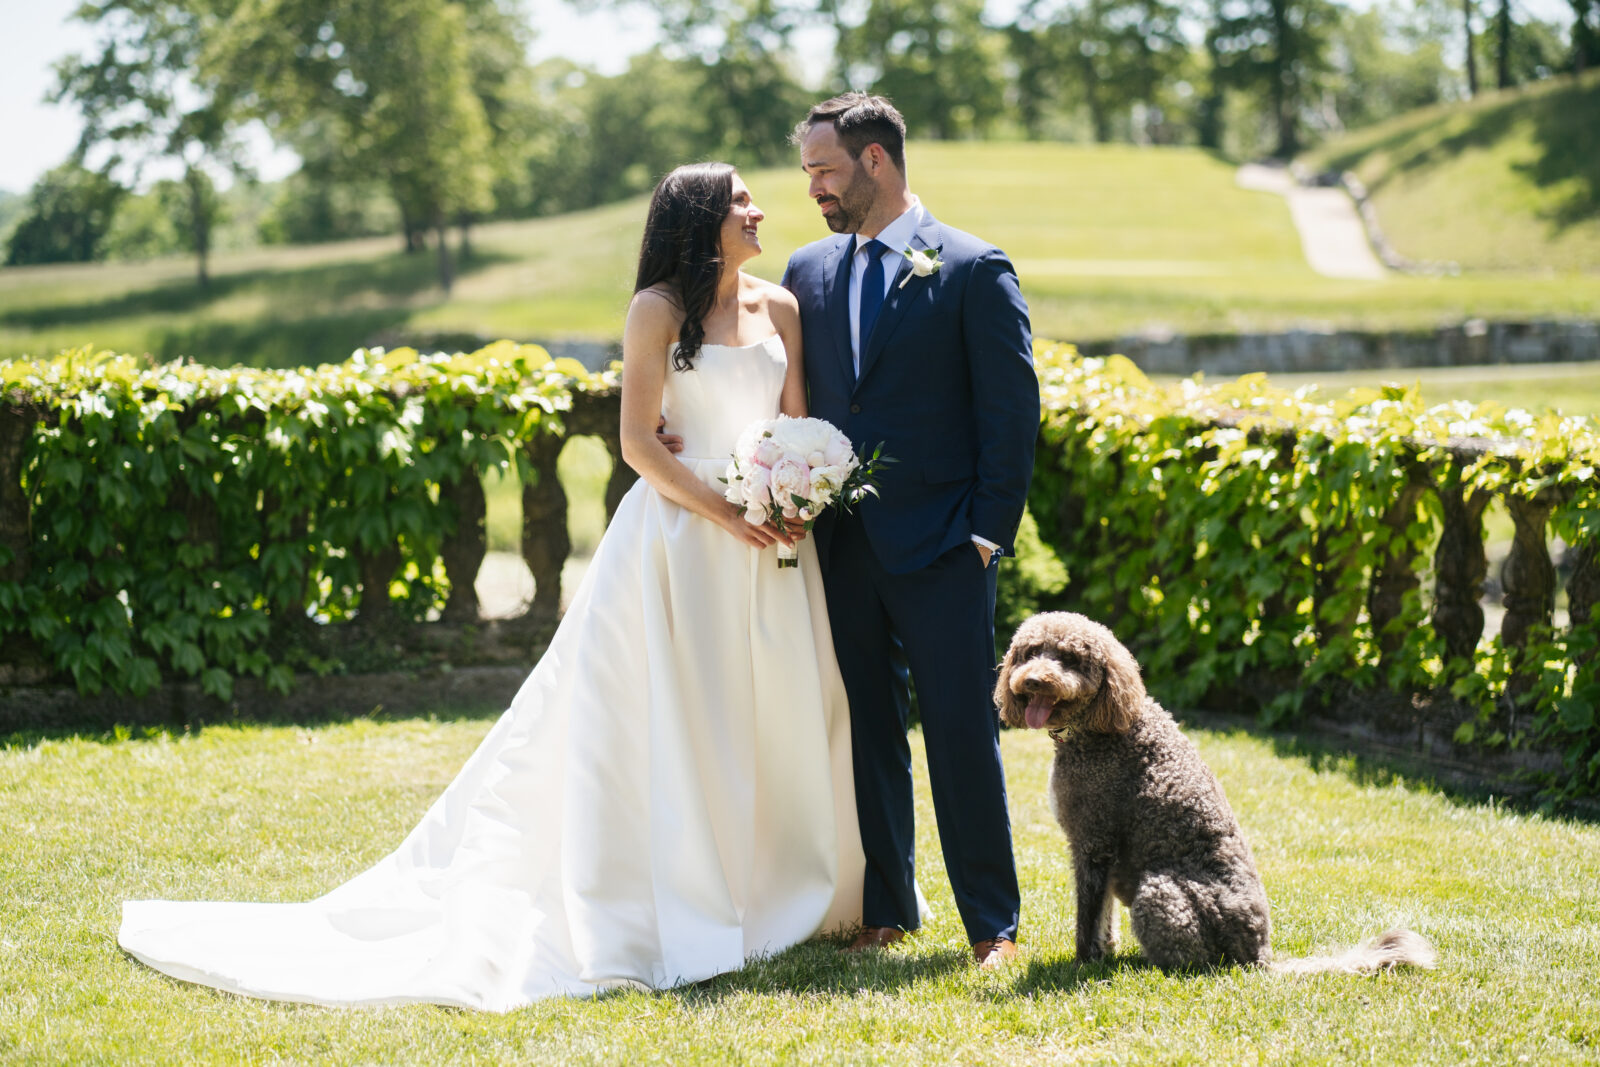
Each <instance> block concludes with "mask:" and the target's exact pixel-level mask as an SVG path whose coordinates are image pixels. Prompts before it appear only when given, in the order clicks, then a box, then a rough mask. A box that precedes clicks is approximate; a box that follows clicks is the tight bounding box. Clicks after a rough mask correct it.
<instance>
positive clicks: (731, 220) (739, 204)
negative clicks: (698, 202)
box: [722, 174, 766, 266]
mask: <svg viewBox="0 0 1600 1067" xmlns="http://www.w3.org/2000/svg"><path fill="white" fill-rule="evenodd" d="M764 218H766V215H764V214H763V213H762V211H761V209H760V208H758V207H756V204H755V201H754V200H752V199H751V198H750V190H749V189H748V188H747V187H746V186H745V184H744V179H743V178H740V177H739V176H738V175H737V174H735V175H734V176H733V204H732V206H730V207H729V208H728V217H727V218H725V219H723V220H722V259H723V262H725V263H728V264H730V265H734V266H736V265H738V264H740V263H743V262H744V261H745V260H747V259H753V258H754V257H756V256H759V255H760V254H761V239H760V238H759V237H758V236H757V235H756V228H757V227H758V226H760V225H761V220H762V219H764Z"/></svg>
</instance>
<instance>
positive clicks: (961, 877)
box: [823, 514, 1021, 942]
mask: <svg viewBox="0 0 1600 1067" xmlns="http://www.w3.org/2000/svg"><path fill="white" fill-rule="evenodd" d="M827 558H828V563H827V567H826V570H825V572H824V575H823V581H824V585H825V587H826V589H827V598H828V614H829V619H830V622H831V625H832V628H833V638H834V651H835V654H836V655H837V656H838V660H839V669H840V672H841V673H842V675H843V677H844V685H845V691H846V694H847V695H848V696H849V699H850V727H851V731H850V732H851V742H852V744H853V746H854V758H855V786H856V810H857V814H858V818H859V821H860V824H861V844H862V848H863V850H864V851H865V853H866V860H867V870H866V887H865V891H864V895H863V900H862V922H863V923H864V924H865V925H867V926H893V927H899V928H900V929H902V930H914V929H916V928H917V926H918V925H919V922H920V920H919V916H918V912H917V901H916V889H915V884H916V882H915V878H916V872H915V866H914V852H915V844H916V837H915V828H914V825H913V809H912V793H911V748H910V745H909V744H908V742H907V738H906V730H907V722H906V714H907V708H908V703H907V699H906V692H905V675H904V670H903V669H902V664H903V665H904V666H908V667H909V668H910V674H911V679H912V681H913V682H914V683H915V684H916V692H917V706H918V710H919V712H920V713H921V718H922V736H923V743H924V745H925V747H926V749H927V754H928V780H929V785H930V787H931V789H932V792H933V808H934V814H935V816H936V817H937V819H938V825H939V841H940V844H941V845H942V847H943V850H944V862H945V868H946V870H947V871H948V873H949V876H950V886H951V889H952V890H953V891H954V893H955V899H956V907H957V908H958V909H959V910H960V913H961V920H962V923H963V924H964V925H965V926H966V931H967V936H968V939H969V940H970V941H974V942H976V941H981V940H984V939H986V938H991V937H1008V938H1012V939H1013V940H1014V939H1015V938H1016V935H1017V919H1018V912H1019V910H1020V906H1021V904H1020V894H1019V892H1018V889H1017V871H1016V863H1015V860H1014V859H1013V858H1012V852H1011V820H1010V816H1009V815H1008V814H1007V811H1006V783H1005V771H1004V768H1003V767H1002V766H1001V762H1000V725H999V719H998V717H997V716H996V713H995V710H994V704H993V695H992V694H993V688H994V680H995V656H994V601H995V579H996V573H997V570H998V568H995V567H984V566H983V560H982V557H981V556H980V555H979V554H978V550H977V548H976V547H975V546H973V545H971V544H963V545H958V546H956V547H955V548H953V549H951V550H950V551H949V552H947V553H945V554H944V555H942V556H940V557H939V558H938V559H936V560H934V561H933V563H932V564H931V565H929V566H928V567H925V568H923V569H922V570H919V571H914V572H912V573H910V574H890V573H889V572H888V571H886V570H885V569H884V568H883V566H882V564H881V563H880V561H879V560H878V557H877V556H876V554H875V553H874V552H873V550H872V547H871V545H870V544H869V543H868V540H867V535H866V530H865V529H864V528H863V526H862V524H861V519H860V516H859V515H858V514H852V515H842V516H840V517H839V519H838V521H837V523H836V524H835V526H834V528H833V530H832V536H831V538H830V539H829V549H828V554H827ZM902 655H903V660H902V658H901V657H902Z"/></svg>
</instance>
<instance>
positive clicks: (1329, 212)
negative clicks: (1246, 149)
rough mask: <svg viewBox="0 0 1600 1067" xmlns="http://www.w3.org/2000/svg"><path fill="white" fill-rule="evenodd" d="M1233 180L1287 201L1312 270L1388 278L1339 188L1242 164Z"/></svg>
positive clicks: (1329, 275)
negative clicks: (1308, 185)
mask: <svg viewBox="0 0 1600 1067" xmlns="http://www.w3.org/2000/svg"><path fill="white" fill-rule="evenodd" d="M1234 180H1235V181H1236V182H1237V183H1238V185H1239V187H1240V188H1241V189H1253V190H1257V191H1259V192H1264V193H1277V194H1278V195H1279V196H1282V197H1284V198H1285V199H1287V200H1288V201H1289V216H1290V218H1292V219H1293V220H1294V226H1295V229H1296V230H1299V231H1300V247H1301V248H1302V249H1303V250H1304V251H1305V255H1306V262H1307V263H1308V264H1310V265H1311V269H1312V270H1314V271H1316V272H1317V273H1318V274H1321V275H1323V276H1324V277H1327V278H1354V279H1358V280H1367V281H1377V280H1381V279H1383V278H1385V277H1387V272H1386V271H1385V270H1384V269H1383V264H1382V263H1379V262H1378V257H1377V256H1376V255H1374V254H1373V251H1372V246H1371V245H1370V244H1368V243H1367V231H1366V227H1364V226H1363V225H1362V224H1361V216H1360V215H1358V214H1357V213H1356V206H1355V204H1354V202H1352V201H1351V199H1350V196H1349V194H1347V193H1346V192H1345V191H1344V190H1343V189H1308V188H1305V187H1303V186H1301V185H1300V184H1299V183H1297V182H1296V181H1295V180H1294V178H1293V177H1291V176H1290V174H1289V171H1288V169H1287V168H1285V167H1268V166H1263V165H1262V164H1260V163H1246V164H1245V165H1244V166H1242V167H1240V168H1239V171H1238V174H1237V175H1235V178H1234Z"/></svg>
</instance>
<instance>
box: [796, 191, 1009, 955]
mask: <svg viewBox="0 0 1600 1067" xmlns="http://www.w3.org/2000/svg"><path fill="white" fill-rule="evenodd" d="M912 246H913V247H915V248H921V249H938V250H939V258H941V259H942V260H943V261H944V265H943V267H941V268H940V269H939V271H938V272H937V273H935V274H932V275H928V276H925V277H916V276H914V275H912V271H911V266H910V263H909V261H906V260H903V259H902V260H901V263H900V267H899V272H898V274H897V275H896V277H895V278H894V279H893V280H892V282H891V284H890V286H889V290H888V295H887V297H886V298H885V300H884V304H883V308H882V310H881V312H880V313H879V315H878V318H877V321H876V323H875V324H874V325H873V328H872V333H871V336H870V337H867V338H863V339H862V340H861V346H862V353H861V372H860V375H859V377H858V376H857V375H856V374H855V372H854V366H853V360H852V353H851V347H850V320H849V314H850V313H849V295H848V294H849V281H850V270H851V254H852V251H853V249H854V238H853V237H852V236H851V235H848V234H845V235H839V236H834V237H829V238H826V239H824V240H821V241H818V242H816V243H814V244H811V245H807V246H806V247H805V248H802V249H800V250H799V251H798V252H796V253H795V254H794V256H793V258H791V259H790V260H789V267H788V270H787V271H786V272H785V275H784V285H785V286H786V287H788V288H789V290H790V291H792V292H793V293H794V294H795V296H796V298H798V300H799V303H800V320H801V326H802V328H803V330H804V337H805V368H806V382H807V385H808V388H809V393H810V412H811V414H812V415H814V416H817V417H818V418H823V419H827V420H828V421H829V422H831V423H833V424H834V425H835V426H838V427H839V428H841V429H842V430H844V432H845V433H846V434H848V435H849V437H850V439H851V441H853V442H854V444H855V446H856V449H857V451H858V452H862V453H863V454H865V453H867V452H870V451H871V450H872V449H873V448H875V447H876V446H878V445H879V444H882V445H883V449H884V453H885V454H886V455H888V456H891V457H893V458H894V459H895V460H896V462H895V463H894V464H892V465H890V466H889V467H888V468H887V469H886V470H885V472H884V473H883V474H882V476H881V477H880V479H879V486H880V495H879V496H877V497H869V498H868V499H866V500H865V501H863V502H862V503H861V505H860V506H859V507H858V509H857V510H856V512H855V513H853V514H851V515H848V516H843V517H839V516H837V515H835V514H834V513H832V512H830V513H828V514H827V515H825V516H824V517H823V519H822V520H821V521H819V522H818V524H817V528H816V530H815V540H816V545H817V552H818V556H819V558H820V560H821V563H822V568H823V579H824V584H825V587H826V589H827V596H828V610H829V614H830V618H831V620H832V627H833V637H834V645H835V651H836V652H837V655H838V658H839V667H840V670H841V672H842V673H843V676H844V682H845V689H846V692H847V694H848V696H849V699H850V720H851V734H852V740H853V743H854V747H855V784H856V804H857V809H858V814H859V818H860V824H861V839H862V845H863V848H864V849H865V852H866V856H867V877H866V888H865V893H864V898H863V902H862V904H863V915H862V921H863V922H864V923H865V924H867V925H869V926H895V927H900V928H902V929H906V930H911V929H915V928H916V927H917V926H918V925H919V919H918V914H917V906H916V897H915V889H914V885H915V881H914V877H915V876H914V869H913V845H914V827H913V824H912V794H911V753H910V748H909V745H908V744H907V741H906V728H907V721H906V716H907V709H908V701H907V691H906V682H905V668H906V667H909V670H910V675H911V679H912V680H913V681H914V682H915V685H916V690H917V701H918V708H919V711H920V712H921V716H922V724H923V738H924V742H925V745H926V748H927V753H928V771H929V784H930V785H931V787H932V791H933V801H934V811H935V814H936V816H937V818H938V823H939V838H940V842H941V844H942V846H943V850H944V858H945V867H946V869H947V871H948V872H949V875H950V883H951V887H952V889H953V890H954V893H955V898H956V904H957V907H958V908H959V909H960V911H961V917H962V921H963V923H964V924H965V926H966V929H967V934H968V935H969V938H970V940H972V941H979V940H982V939H985V938H990V937H996V936H1004V937H1010V938H1015V937H1016V930H1017V918H1018V911H1019V907H1020V904H1019V895H1018V889H1017V876H1016V866H1015V862H1014V860H1013V858H1012V853H1011V827H1010V819H1009V817H1008V816H1007V813H1006V794H1005V775H1004V770H1003V768H1002V766H1001V763H1000V747H999V725H998V722H997V719H996V716H995V712H994V708H993V705H992V704H991V698H990V693H991V690H992V688H993V685H994V597H995V575H996V568H994V567H989V568H985V567H984V566H983V563H982V558H981V556H980V555H979V553H978V550H977V548H976V547H975V546H974V545H973V544H972V541H971V537H972V535H973V534H977V535H978V536H980V537H983V538H985V539H987V540H989V541H991V542H994V543H995V544H998V545H1000V546H1001V547H1002V548H1003V549H1004V551H1005V552H1006V553H1007V554H1010V553H1011V552H1012V551H1013V542H1014V539H1015V537H1016V531H1017V525H1018V523H1019V522H1020V521H1021V518H1022V509H1023V503H1024V501H1025V499H1026V497H1027V492H1028V481H1029V478H1030V476H1031V473H1032V469H1033V443H1034V437H1035V435H1036V434H1037V432H1038V426H1039V385H1038V380H1037V378H1035V376H1034V371H1033V360H1032V341H1031V338H1030V335H1029V325H1028V308H1027V304H1026V303H1025V302H1024V301H1023V299H1022V294H1021V292H1020V290H1019V289H1018V286H1017V278H1016V274H1015V272H1014V271H1013V270H1012V267H1011V264H1010V262H1009V261H1008V260H1007V259H1006V257H1005V255H1004V253H1002V252H1001V251H1000V250H999V249H997V248H995V247H993V246H992V245H989V244H986V243H984V242H983V241H980V240H978V239H977V238H975V237H973V236H971V235H970V234H966V233H962V232H961V231H959V230H955V229H952V228H950V227H948V226H944V225H943V224H941V223H939V222H938V221H937V220H935V219H934V218H933V217H932V216H929V215H925V216H924V217H923V221H922V225H921V226H920V227H919V228H918V229H917V233H916V237H915V239H914V240H913V241H912ZM908 275H910V279H909V281H907V280H906V279H907V277H908ZM902 282H905V284H904V285H903V286H902V284H901V283H902Z"/></svg>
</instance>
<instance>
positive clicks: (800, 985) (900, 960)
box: [666, 938, 972, 1003]
mask: <svg viewBox="0 0 1600 1067" xmlns="http://www.w3.org/2000/svg"><path fill="white" fill-rule="evenodd" d="M844 944H845V941H844V940H843V939H842V938H822V939H818V940H816V941H808V942H806V943H804V944H801V945H796V946H795V947H793V948H791V949H787V950H785V951H783V952H780V953H778V954H777V955H775V956H768V957H766V958H764V959H759V960H755V961H753V962H751V963H749V964H747V965H746V966H745V967H744V968H743V969H741V970H738V971H734V972H732V973H729V974H722V975H718V976H717V977H715V978H708V979H707V980H705V981H704V982H697V983H695V984H693V985H687V986H682V987H679V988H677V989H673V990H670V991H668V993H667V994H666V995H669V996H673V997H677V998H679V999H680V1000H684V1001H688V1002H690V1003H706V1002H711V1001H718V1000H724V999H727V998H729V997H735V996H739V995H741V994H745V993H760V994H772V993H793V994H800V995H806V996H818V995H821V996H838V997H857V996H862V995H866V994H869V993H896V992H899V991H900V990H903V989H905V988H907V987H909V986H913V985H917V984H918V983H922V982H931V981H937V980H938V979H940V978H943V977H944V976H946V975H948V974H951V973H952V972H955V971H959V970H962V969H964V968H967V967H970V966H972V959H971V954H970V953H969V952H968V951H967V950H965V949H956V948H951V949H949V950H944V951H938V952H932V953H915V954H913V953H908V952H898V951H894V950H887V951H870V952H862V953H846V952H843V951H842V948H843V946H844Z"/></svg>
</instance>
